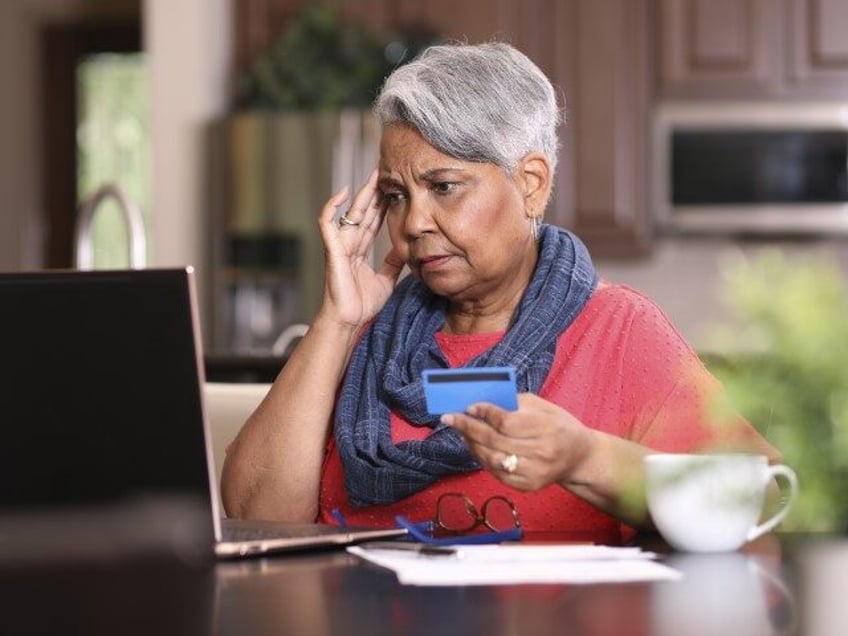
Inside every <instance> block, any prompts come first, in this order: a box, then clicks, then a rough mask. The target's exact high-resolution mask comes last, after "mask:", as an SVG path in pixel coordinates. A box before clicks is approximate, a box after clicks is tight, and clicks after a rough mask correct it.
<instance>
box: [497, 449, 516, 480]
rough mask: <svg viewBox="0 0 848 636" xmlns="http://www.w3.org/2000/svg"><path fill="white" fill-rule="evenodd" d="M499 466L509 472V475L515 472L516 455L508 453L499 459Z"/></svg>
mask: <svg viewBox="0 0 848 636" xmlns="http://www.w3.org/2000/svg"><path fill="white" fill-rule="evenodd" d="M501 468H503V471H504V472H505V473H509V474H510V475H511V474H512V473H514V472H515V470H516V469H517V468H518V455H516V454H515V453H510V454H509V455H507V456H506V457H504V458H503V459H502V460H501Z"/></svg>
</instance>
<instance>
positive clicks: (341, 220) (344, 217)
mask: <svg viewBox="0 0 848 636" xmlns="http://www.w3.org/2000/svg"><path fill="white" fill-rule="evenodd" d="M357 225H359V223H357V222H356V221H351V220H350V219H349V218H347V214H342V215H341V216H340V217H339V227H345V226H348V227H356V226H357Z"/></svg>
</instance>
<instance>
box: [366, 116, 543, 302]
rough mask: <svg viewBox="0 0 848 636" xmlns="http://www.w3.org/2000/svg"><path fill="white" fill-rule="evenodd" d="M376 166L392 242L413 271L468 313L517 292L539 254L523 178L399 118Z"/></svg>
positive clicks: (388, 133)
mask: <svg viewBox="0 0 848 636" xmlns="http://www.w3.org/2000/svg"><path fill="white" fill-rule="evenodd" d="M379 171H380V175H379V182H378V183H379V189H380V192H381V194H382V197H383V203H384V205H385V206H386V223H387V225H388V230H389V235H390V237H391V241H392V245H393V246H394V247H395V249H396V250H397V251H398V253H399V254H400V256H401V258H403V259H404V261H406V263H407V265H408V266H409V268H410V270H411V271H412V273H413V275H414V276H417V277H418V278H420V279H421V280H422V281H423V282H424V283H425V284H426V285H427V286H428V287H429V288H430V289H431V290H432V291H433V292H434V293H436V294H439V295H442V296H446V297H448V298H449V299H450V300H451V301H452V302H454V303H459V304H461V305H471V306H472V311H473V306H474V305H476V304H481V305H487V304H490V303H492V302H497V300H496V299H497V298H499V297H500V298H504V297H506V298H512V297H515V296H516V295H517V296H518V297H520V294H521V292H522V291H523V289H524V287H525V286H526V284H527V282H528V281H529V280H530V277H531V275H532V272H533V268H534V267H535V264H536V258H537V250H536V243H535V240H534V239H533V237H532V234H531V228H530V221H529V220H528V217H527V214H528V209H527V201H528V199H527V196H526V191H527V182H526V180H525V179H523V178H522V177H520V176H519V177H513V176H510V175H508V174H506V172H505V171H504V170H503V169H502V168H500V167H499V166H496V165H494V164H489V163H474V162H469V161H463V160H460V159H455V158H453V157H450V156H448V155H445V154H443V153H441V152H439V151H438V150H436V149H435V148H433V147H432V146H430V145H429V144H428V143H427V142H426V141H425V140H424V138H423V137H421V135H420V134H419V133H418V131H417V130H415V129H413V128H411V127H408V126H403V125H397V124H395V125H390V126H387V127H386V128H385V130H384V131H383V137H382V141H381V145H380V166H379ZM518 173H520V171H517V174H518ZM511 292H512V293H511Z"/></svg>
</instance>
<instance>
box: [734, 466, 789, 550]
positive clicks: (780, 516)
mask: <svg viewBox="0 0 848 636" xmlns="http://www.w3.org/2000/svg"><path fill="white" fill-rule="evenodd" d="M768 476H769V478H772V477H777V476H780V477H783V478H784V479H786V483H787V484H788V485H789V492H788V493H787V495H786V497H784V498H783V502H782V505H781V506H780V510H778V511H777V512H775V513H774V514H773V515H772V516H771V517H769V518H768V519H766V520H765V521H763V522H762V523H761V524H760V525H758V526H754V527H753V528H751V530H750V531H748V537H747V539H746V540H747V541H753V540H754V539H756V538H757V537H761V536H762V535H764V534H765V533H766V532H771V531H772V530H774V528H775V527H776V526H777V524H779V523H780V522H781V521H783V520H784V518H786V515H787V514H788V513H789V508H790V507H791V506H792V502H794V501H795V497H797V496H798V477H797V475H795V471H794V470H792V469H791V468H789V466H786V465H785V464H775V465H774V466H769V467H768Z"/></svg>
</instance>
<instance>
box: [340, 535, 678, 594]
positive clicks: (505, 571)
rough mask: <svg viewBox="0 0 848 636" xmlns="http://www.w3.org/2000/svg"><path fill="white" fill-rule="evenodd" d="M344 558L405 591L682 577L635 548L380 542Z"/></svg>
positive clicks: (349, 549) (366, 545)
mask: <svg viewBox="0 0 848 636" xmlns="http://www.w3.org/2000/svg"><path fill="white" fill-rule="evenodd" d="M347 550H348V552H350V553H351V554H355V555H356V556H358V557H360V558H362V559H364V560H366V561H369V562H371V563H374V564H376V565H379V566H382V567H384V568H388V569H389V570H392V571H393V572H394V573H395V574H396V575H397V577H398V580H399V581H400V582H401V583H403V584H407V585H515V584H522V583H570V584H589V583H622V582H634V581H663V580H672V581H673V580H678V579H681V578H683V574H682V573H681V572H679V571H678V570H675V569H674V568H671V567H669V566H667V565H663V564H662V563H658V562H657V561H656V554H654V553H653V552H646V551H644V550H642V549H641V548H631V547H621V548H619V547H610V546H602V545H557V544H539V545H533V544H515V545H512V544H509V545H506V544H500V545H467V546H465V545H463V546H455V547H451V548H436V549H433V548H430V547H428V546H423V545H420V544H405V545H403V547H401V544H398V545H397V546H394V545H392V544H389V543H385V542H381V543H374V544H370V545H369V544H367V543H366V544H362V545H359V546H352V547H349V548H348V549H347Z"/></svg>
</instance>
